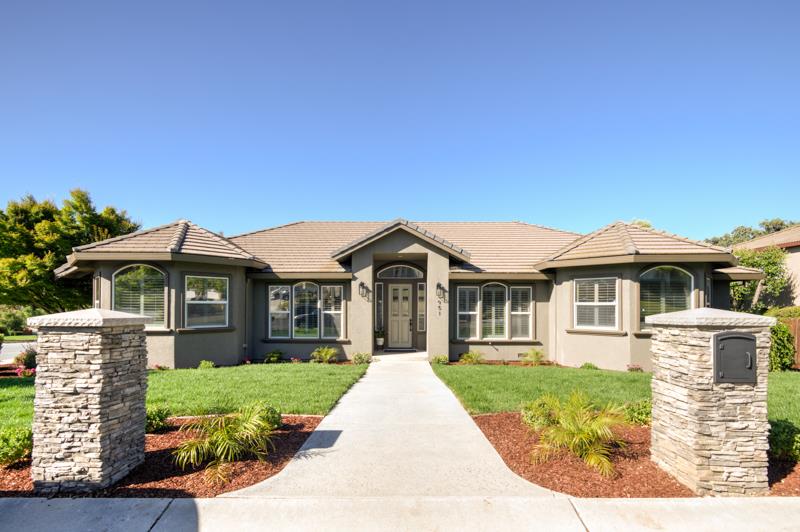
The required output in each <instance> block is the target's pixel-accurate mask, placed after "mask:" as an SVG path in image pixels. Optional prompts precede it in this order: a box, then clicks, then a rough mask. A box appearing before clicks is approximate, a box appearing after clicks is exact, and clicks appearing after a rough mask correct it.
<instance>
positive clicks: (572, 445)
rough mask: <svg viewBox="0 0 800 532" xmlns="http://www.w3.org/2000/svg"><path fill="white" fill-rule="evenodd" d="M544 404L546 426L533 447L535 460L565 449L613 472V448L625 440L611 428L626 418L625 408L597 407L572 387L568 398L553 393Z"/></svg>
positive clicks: (600, 469)
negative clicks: (572, 389)
mask: <svg viewBox="0 0 800 532" xmlns="http://www.w3.org/2000/svg"><path fill="white" fill-rule="evenodd" d="M542 407H543V409H542V410H541V412H543V415H541V417H540V419H541V421H542V422H543V425H544V426H543V428H542V429H541V431H540V432H539V442H538V443H537V444H536V445H535V446H534V448H533V450H532V451H531V460H532V461H533V462H534V463H539V462H543V461H546V460H548V459H549V458H550V457H551V456H552V455H553V454H555V453H557V452H559V451H561V450H564V449H566V450H568V451H569V452H571V453H572V454H574V455H575V456H577V457H578V458H580V459H582V460H583V461H584V463H586V465H588V466H589V467H591V468H593V469H595V470H596V471H597V472H598V473H600V474H601V475H603V476H606V477H608V476H611V475H613V474H614V465H613V464H612V463H611V452H612V451H613V450H614V449H615V448H618V447H622V446H624V445H625V442H623V441H622V440H621V439H619V438H618V437H617V436H616V435H615V434H614V431H613V430H612V429H613V427H614V426H616V425H619V424H621V423H622V422H623V421H624V417H623V414H622V409H620V408H618V407H614V406H611V405H609V406H606V407H603V408H598V407H596V406H594V405H593V404H592V402H591V401H590V400H589V397H588V396H587V395H586V394H584V393H582V392H578V391H573V392H572V394H571V395H570V396H569V399H567V400H566V401H565V402H561V401H559V400H558V399H557V398H556V397H555V396H551V397H549V398H548V399H547V400H546V401H544V402H543V403H542ZM548 409H549V410H548Z"/></svg>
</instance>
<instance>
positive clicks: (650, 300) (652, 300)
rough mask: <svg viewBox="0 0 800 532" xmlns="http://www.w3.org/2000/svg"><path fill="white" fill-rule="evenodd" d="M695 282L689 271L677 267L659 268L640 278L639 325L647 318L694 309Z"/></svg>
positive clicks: (652, 269)
mask: <svg viewBox="0 0 800 532" xmlns="http://www.w3.org/2000/svg"><path fill="white" fill-rule="evenodd" d="M693 284H694V280H693V278H692V275H691V274H689V273H688V272H687V271H685V270H682V269H680V268H677V267H675V266H657V267H655V268H651V269H649V270H647V271H646V272H644V273H642V274H641V275H640V276H639V323H640V327H641V328H645V327H646V326H647V325H646V324H645V321H644V319H645V317H647V316H652V315H654V314H662V313H664V312H677V311H679V310H688V309H690V308H692V291H693V289H694V286H693Z"/></svg>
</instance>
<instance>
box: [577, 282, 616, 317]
mask: <svg viewBox="0 0 800 532" xmlns="http://www.w3.org/2000/svg"><path fill="white" fill-rule="evenodd" d="M575 327H581V328H586V329H616V328H617V279H616V277H605V278H600V279H575Z"/></svg>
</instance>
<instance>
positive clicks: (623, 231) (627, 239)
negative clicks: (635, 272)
mask: <svg viewBox="0 0 800 532" xmlns="http://www.w3.org/2000/svg"><path fill="white" fill-rule="evenodd" d="M614 226H615V227H616V228H617V231H618V232H619V234H620V238H621V239H622V243H623V245H624V246H625V251H626V252H627V253H628V255H638V254H639V248H637V247H636V244H634V242H633V238H631V234H630V233H629V232H628V228H629V226H628V224H626V223H625V222H622V223H620V222H616V223H615V224H614Z"/></svg>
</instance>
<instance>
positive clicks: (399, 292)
mask: <svg viewBox="0 0 800 532" xmlns="http://www.w3.org/2000/svg"><path fill="white" fill-rule="evenodd" d="M388 332H389V334H388V337H389V339H388V341H387V342H386V347H390V348H395V349H410V348H411V345H412V343H411V285H410V284H390V285H389V331H388Z"/></svg>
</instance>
